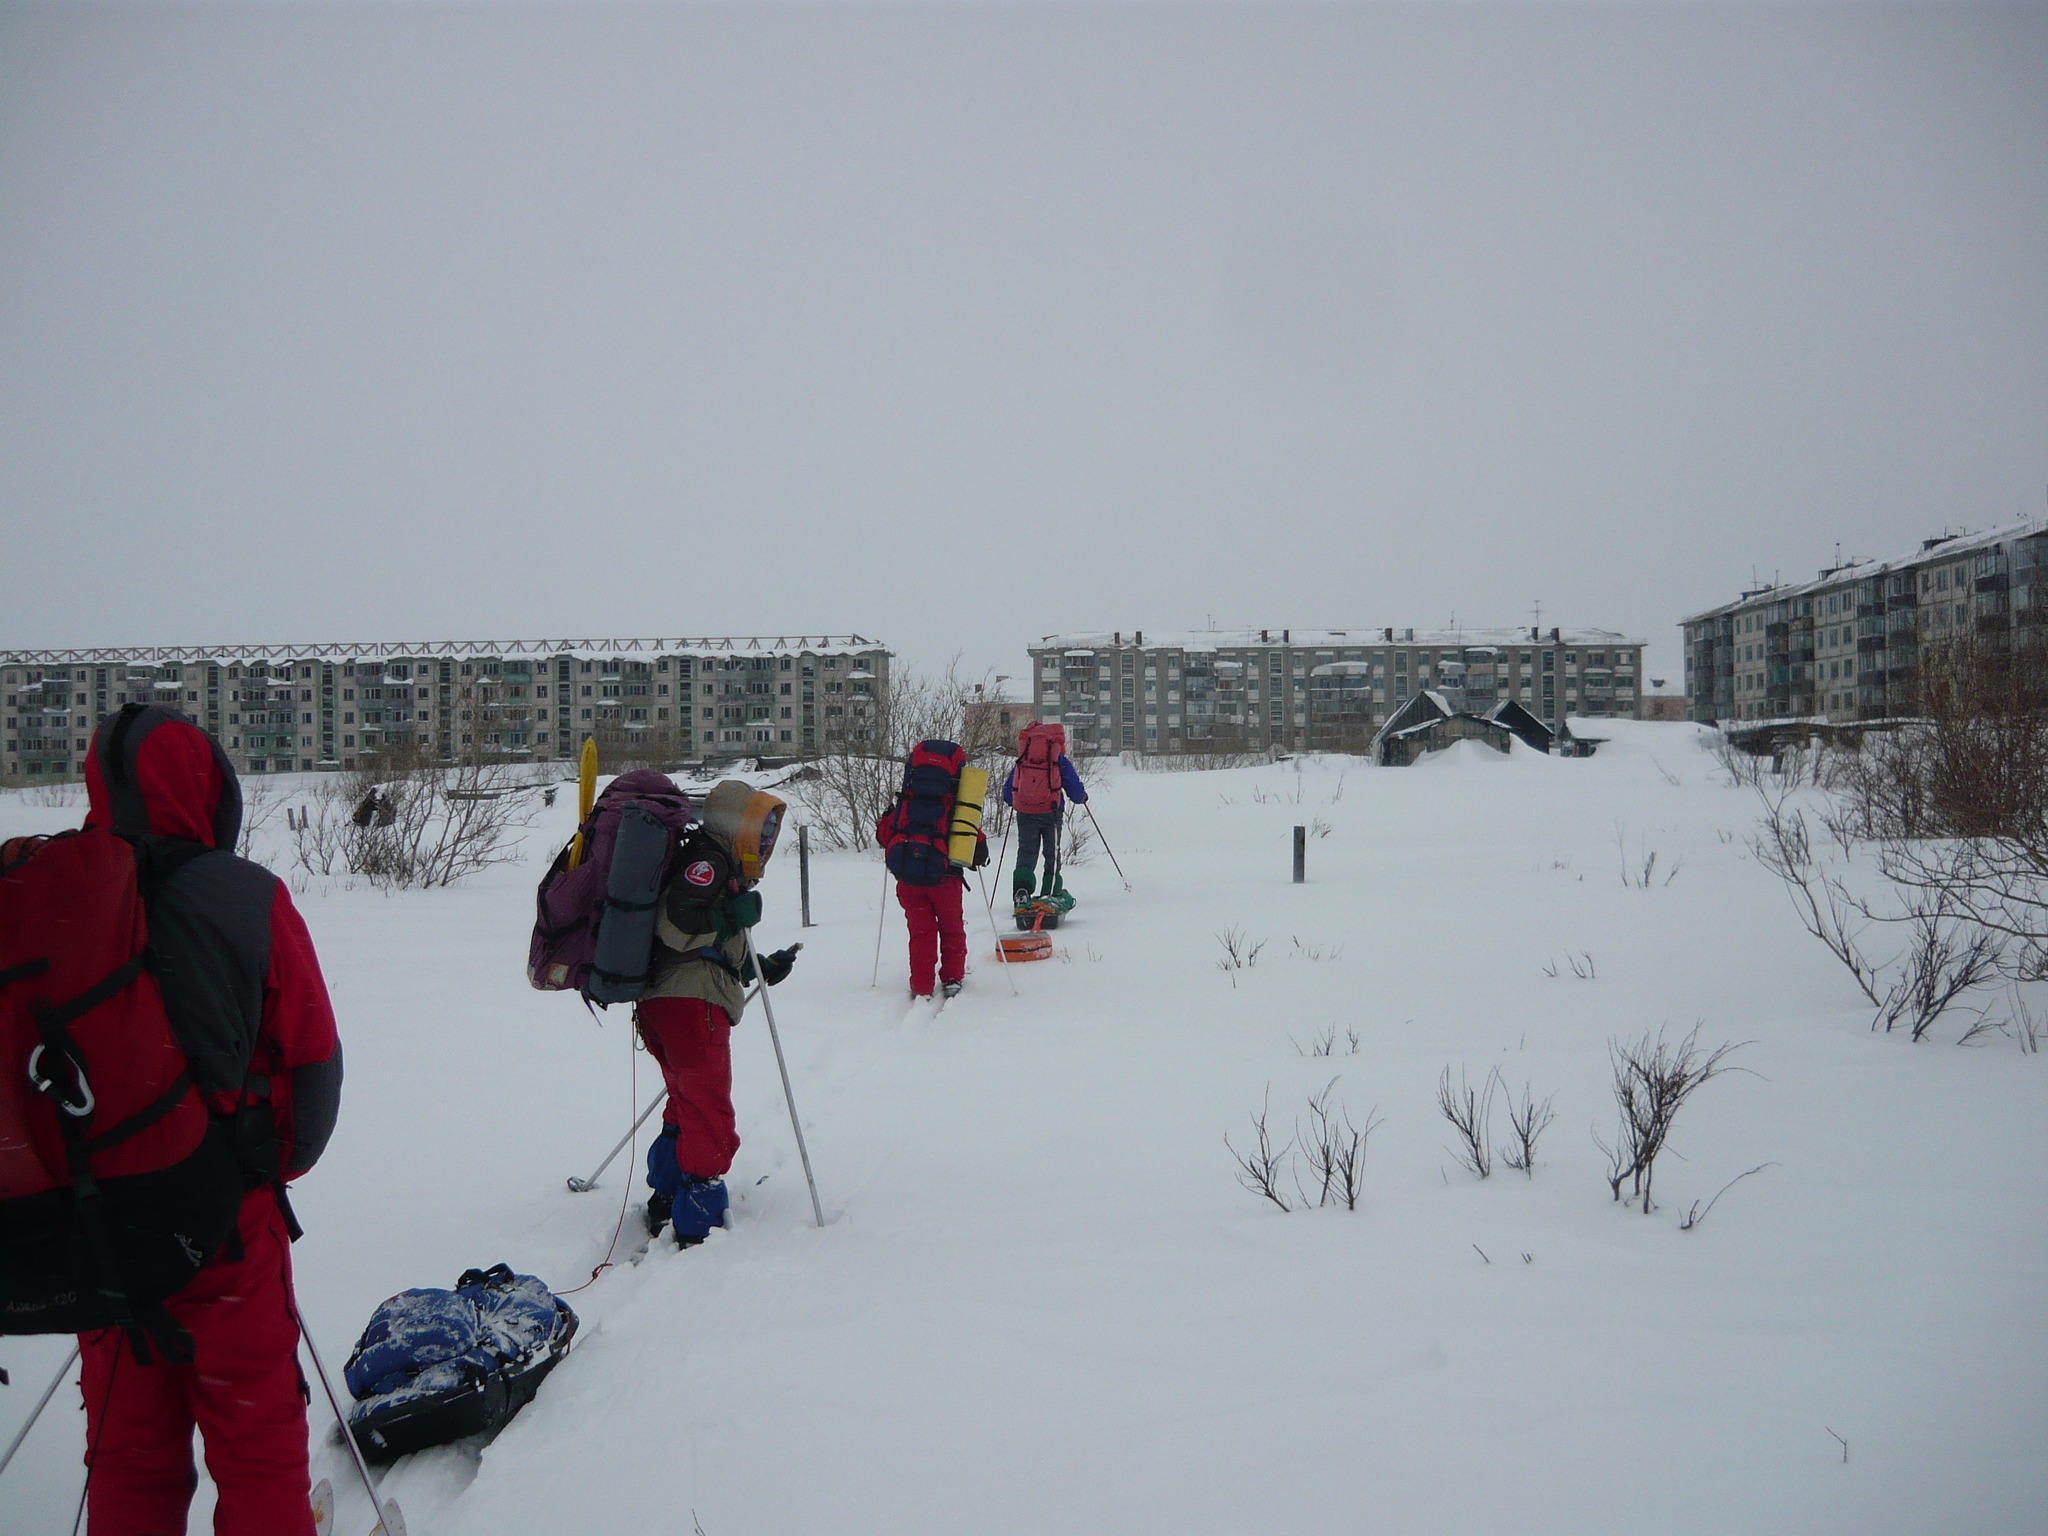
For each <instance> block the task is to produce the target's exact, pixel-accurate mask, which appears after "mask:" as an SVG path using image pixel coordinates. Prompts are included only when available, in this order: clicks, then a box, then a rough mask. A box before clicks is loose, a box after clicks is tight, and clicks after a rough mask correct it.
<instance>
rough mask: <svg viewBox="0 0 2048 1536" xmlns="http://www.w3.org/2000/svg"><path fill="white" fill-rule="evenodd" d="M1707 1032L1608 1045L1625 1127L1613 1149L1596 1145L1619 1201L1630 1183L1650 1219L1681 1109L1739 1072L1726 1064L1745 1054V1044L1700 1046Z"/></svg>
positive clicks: (1697, 1030) (1693, 1031)
mask: <svg viewBox="0 0 2048 1536" xmlns="http://www.w3.org/2000/svg"><path fill="white" fill-rule="evenodd" d="M1703 1027H1704V1026H1702V1025H1698V1024H1696V1025H1694V1026H1693V1027H1692V1029H1691V1030H1689V1031H1688V1032H1687V1033H1686V1034H1685V1036H1684V1037H1683V1038H1682V1039H1680V1040H1678V1041H1676V1042H1675V1043H1674V1042H1672V1041H1670V1040H1668V1039H1667V1038H1666V1037H1665V1032H1664V1031H1663V1030H1661V1029H1660V1030H1658V1031H1657V1032H1656V1033H1655V1034H1654V1035H1651V1034H1645V1035H1644V1036H1643V1037H1642V1038H1641V1039H1640V1040H1636V1041H1632V1042H1630V1043H1629V1044H1627V1045H1623V1044H1622V1043H1621V1042H1620V1041H1619V1040H1611V1041H1609V1042H1608V1055H1609V1058H1610V1060H1611V1061H1612V1062H1613V1065H1614V1102H1615V1107H1616V1108H1617V1110H1618V1111H1619V1112H1620V1127H1619V1130H1618V1132H1617V1134H1616V1136H1615V1140H1614V1144H1613V1145H1612V1146H1609V1145H1608V1144H1607V1143H1606V1142H1604V1141H1600V1139H1599V1138H1598V1137H1597V1136H1596V1137H1595V1138H1594V1140H1595V1142H1596V1143H1598V1145H1599V1146H1600V1148H1601V1150H1602V1151H1603V1152H1605V1153H1606V1154H1607V1158H1608V1185H1609V1188H1610V1189H1611V1190H1612V1191H1613V1194H1614V1198H1615V1199H1616V1200H1620V1199H1621V1198H1622V1195H1621V1186H1622V1185H1623V1183H1625V1182H1626V1183H1630V1185H1631V1188H1630V1192H1629V1198H1630V1199H1631V1200H1636V1199H1640V1200H1641V1201H1642V1210H1643V1214H1644V1215H1646V1216H1647V1215H1648V1214H1649V1213H1650V1211H1651V1209H1652V1205H1651V1197H1650V1186H1651V1182H1652V1180H1653V1179H1654V1177H1655V1175H1656V1168H1657V1158H1658V1156H1659V1155H1660V1154H1661V1153H1662V1152H1663V1151H1664V1148H1665V1146H1666V1145H1667V1143H1668V1142H1669V1140H1670V1137H1671V1127H1672V1125H1673V1123H1674V1122H1675V1121H1676V1120H1677V1119H1678V1112H1679V1110H1680V1109H1682V1108H1684V1106H1685V1101H1686V1100H1687V1099H1689V1098H1691V1097H1692V1095H1693V1094H1694V1093H1695V1092H1697V1091H1698V1090H1699V1089H1700V1088H1701V1087H1703V1086H1704V1085H1705V1084H1707V1083H1708V1082H1710V1081H1712V1080H1713V1079H1714V1078H1716V1077H1719V1076H1720V1075H1721V1074H1722V1073H1724V1072H1729V1071H1735V1070H1739V1069H1737V1068H1731V1067H1729V1066H1727V1065H1725V1063H1726V1061H1727V1058H1728V1056H1729V1054H1730V1053H1731V1052H1734V1051H1737V1050H1740V1049H1741V1043H1740V1042H1737V1043H1731V1044H1724V1045H1719V1046H1716V1047H1715V1048H1714V1049H1712V1050H1708V1049H1706V1048H1705V1047H1704V1046H1702V1045H1701V1044H1700V1030H1701V1029H1702V1028H1703Z"/></svg>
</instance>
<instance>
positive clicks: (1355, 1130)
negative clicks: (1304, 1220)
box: [1294, 1077, 1380, 1211]
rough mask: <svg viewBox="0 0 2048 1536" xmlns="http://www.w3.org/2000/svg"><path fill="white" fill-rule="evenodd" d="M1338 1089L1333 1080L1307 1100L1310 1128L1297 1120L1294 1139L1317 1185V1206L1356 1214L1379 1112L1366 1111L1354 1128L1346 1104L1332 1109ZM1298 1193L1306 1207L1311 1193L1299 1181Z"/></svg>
mask: <svg viewBox="0 0 2048 1536" xmlns="http://www.w3.org/2000/svg"><path fill="white" fill-rule="evenodd" d="M1336 1088H1337V1079H1336V1078H1334V1077H1333V1078H1331V1079H1330V1081H1329V1083H1328V1085H1327V1086H1325V1087H1324V1089H1323V1091H1322V1092H1321V1093H1319V1094H1317V1095H1316V1096H1315V1097H1313V1098H1312V1099H1310V1100H1309V1101H1308V1126H1307V1128H1306V1129H1304V1128H1303V1127H1302V1125H1301V1122H1299V1121H1296V1122H1295V1126H1294V1139H1295V1143H1296V1144H1297V1145H1298V1146H1299V1147H1300V1148H1301V1155H1302V1159H1303V1160H1304V1161H1305V1162H1306V1163H1307V1164H1308V1167H1309V1173H1310V1176H1311V1177H1312V1179H1313V1180H1314V1182H1315V1184H1316V1200H1315V1203H1316V1204H1317V1205H1318V1206H1326V1205H1332V1204H1335V1205H1342V1206H1343V1207H1344V1209H1345V1210H1347V1211H1355V1210H1357V1209H1358V1196H1359V1193H1360V1191H1361V1189H1362V1188H1363V1186H1364V1183H1365V1152H1366V1146H1367V1144H1368V1143H1369V1142H1370V1141H1371V1140H1372V1133H1373V1132H1374V1131H1376V1130H1378V1129H1379V1125H1380V1119H1379V1110H1378V1106H1377V1105H1375V1106H1374V1107H1373V1108H1372V1109H1371V1110H1368V1111H1367V1112H1366V1116H1365V1124H1364V1125H1363V1126H1357V1125H1353V1124H1352V1123H1351V1115H1350V1112H1349V1111H1348V1110H1347V1109H1346V1108H1345V1107H1344V1106H1343V1105H1341V1104H1340V1105H1338V1106H1337V1107H1336V1108H1334V1109H1332V1108H1331V1106H1330V1095H1331V1094H1332V1093H1334V1092H1335V1091H1336ZM1295 1190H1296V1193H1298V1194H1299V1195H1300V1196H1301V1198H1302V1202H1303V1204H1304V1205H1305V1204H1307V1202H1308V1191H1307V1190H1306V1189H1304V1188H1302V1186H1301V1184H1300V1183H1299V1182H1298V1181H1297V1183H1296V1185H1295Z"/></svg>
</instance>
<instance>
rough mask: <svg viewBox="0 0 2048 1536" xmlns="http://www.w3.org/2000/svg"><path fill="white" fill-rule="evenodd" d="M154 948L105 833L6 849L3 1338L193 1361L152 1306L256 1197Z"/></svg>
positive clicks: (123, 861) (119, 848) (1, 862)
mask: <svg viewBox="0 0 2048 1536" xmlns="http://www.w3.org/2000/svg"><path fill="white" fill-rule="evenodd" d="M148 943H149V932H148V922H147V919H146V917H145V915H144V906H143V899H142V893H141V891H140V890H139V888H138V886H137V883H136V855H135V850H134V849H133V847H131V846H130V844H128V843H127V842H126V841H124V840H122V839H120V838H117V837H115V836H114V835H113V834H112V833H111V832H109V831H108V830H107V829H106V828H105V827H93V826H89V827H86V828H84V829H83V830H82V831H78V832H66V833H62V834H60V835H58V836H56V837H47V838H43V837H37V838H17V839H15V840H14V841H12V842H10V843H8V844H7V845H6V846H5V847H4V848H0V1334H14V1333H77V1332H81V1331H84V1330H89V1329H96V1328H107V1327H118V1328H121V1329H123V1330H124V1331H125V1332H126V1333H127V1334H128V1336H129V1338H130V1339H131V1341H133V1343H134V1346H135V1348H136V1351H137V1353H138V1355H142V1356H145V1357H146V1354H147V1350H146V1348H145V1346H144V1343H143V1340H144V1338H145V1337H150V1338H154V1339H155V1340H156V1341H157V1343H158V1345H159V1346H160V1347H161V1348H162V1349H163V1350H164V1351H165V1353H166V1354H168V1355H170V1356H172V1357H173V1358H176V1357H177V1356H178V1355H179V1354H180V1353H181V1350H188V1349H189V1340H188V1339H186V1337H185V1335H184V1331H183V1330H182V1329H181V1328H179V1327H178V1325H177V1324H176V1323H175V1322H174V1321H173V1320H172V1319H171V1317H170V1315H169V1314H168V1313H166V1312H165V1311H164V1310H163V1308H162V1305H161V1303H162V1302H163V1300H164V1298H165V1297H167V1296H169V1295H171V1294H172V1293H173V1292H174V1291H177V1290H179V1289H180V1288H181V1287H183V1286H184V1285H185V1284H186V1282H187V1281H189V1280H191V1278H192V1277H193V1276H194V1275H195V1274H197V1273H198V1271H199V1268H200V1266H201V1265H203V1264H204V1263H205V1262H206V1261H207V1260H208V1259H209V1258H211V1257H212V1256H213V1254H214V1252H215V1251H216V1250H217V1249H218V1248H219V1247H220V1245H221V1244H222V1243H223V1242H224V1241H226V1240H227V1238H228V1236H229V1234H230V1233H232V1232H233V1230H234V1227H235V1217H236V1213H237V1212H238V1211H239V1209H240V1207H241V1203H242V1195H243V1193H244V1191H246V1190H247V1189H248V1188H249V1181H248V1180H247V1178H246V1177H245V1176H244V1175H243V1172H242V1169H241V1165H240V1164H239V1162H238V1161H237V1159H236V1157H235V1153H234V1151H233V1149H232V1147H231V1146H230V1144H229V1139H228V1136H227V1133H226V1130H225V1129H224V1127H223V1126H222V1124H221V1122H219V1121H216V1120H215V1119H214V1118H213V1117H212V1116H210V1115H209V1114H208V1112H207V1108H206V1104H205V1101H204V1100H203V1099H202V1098H201V1097H200V1094H199V1089H198V1087H197V1086H196V1085H195V1084H194V1082H193V1080H192V1070H191V1067H190V1064H189V1063H188V1061H187V1059H186V1055H185V1052H184V1051H183V1050H182V1049H181V1048H180V1046H179V1044H178V1040H177V1036H176V1035H175V1034H174V1033H173V1031H172V1028H171V1021H170V1018H169V1016H168V1015H167V1014H166V1013H165V1011H164V1003H163V996H162V994H161V992H160V991H159V990H158V988H157V980H156V977H155V976H154V975H153V974H152V973H151V972H150V970H149V969H148V968H147V965H146V964H145V956H146V953H147V950H148ZM187 1357H188V1358H189V1355H188V1356H187Z"/></svg>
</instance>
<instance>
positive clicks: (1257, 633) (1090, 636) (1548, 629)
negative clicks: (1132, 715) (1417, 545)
mask: <svg viewBox="0 0 2048 1536" xmlns="http://www.w3.org/2000/svg"><path fill="white" fill-rule="evenodd" d="M1140 636H1142V637H1143V640H1142V643H1141V641H1140V638H1139V637H1140ZM1553 636H1555V638H1554V639H1553V638H1552V637H1553ZM1648 643H1649V642H1648V641H1646V640H1644V639H1642V638H1641V637H1640V636H1637V635H1627V634H1623V633H1622V632H1621V631H1619V630H1613V629H1560V628H1556V627H1554V626H1550V625H1546V626H1544V627H1543V628H1542V629H1540V630H1539V629H1534V628H1531V627H1528V626H1518V627H1516V628H1512V629H1404V628H1400V627H1395V628H1392V629H1389V628H1387V627H1385V626H1382V625H1361V626H1359V627H1357V628H1354V629H1266V630H1258V629H1187V630H1163V629H1145V630H1130V629H1125V630H1107V629H1105V630H1095V631H1090V632H1086V633H1081V634H1071V635H1046V636H1044V637H1043V638H1041V639H1040V640H1039V642H1038V644H1036V645H1034V646H1032V647H1031V648H1030V649H1031V650H1032V651H1034V652H1038V651H1064V652H1065V653H1066V654H1067V655H1069V656H1072V655H1093V654H1094V653H1095V651H1096V650H1116V649H1121V648H1130V649H1143V650H1147V651H1231V650H1260V649H1267V650H1280V649H1288V650H1296V651H1303V650H1337V649H1343V650H1365V649H1369V648H1371V647H1374V646H1386V645H1433V646H1442V647H1445V648H1456V649H1461V650H1462V649H1470V648H1474V647H1477V648H1482V649H1484V648H1499V647H1502V646H1516V645H1538V644H1551V645H1616V646H1628V645H1647V644H1648ZM1079 647H1088V648H1089V649H1085V650H1082V649H1077V648H1079Z"/></svg>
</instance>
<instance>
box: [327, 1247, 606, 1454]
mask: <svg viewBox="0 0 2048 1536" xmlns="http://www.w3.org/2000/svg"><path fill="white" fill-rule="evenodd" d="M575 1337H576V1314H575V1313H574V1312H573V1311H571V1310H570V1309H569V1304H568V1303H567V1302H565V1301H563V1300H562V1299H561V1298H560V1297H559V1296H556V1295H555V1294H554V1293H553V1292H551V1291H550V1290H549V1289H548V1288H547V1287H546V1286H545V1285H543V1284H542V1283H541V1282H540V1281H539V1280H537V1279H535V1278H534V1277H533V1276H531V1275H515V1274H513V1273H512V1270H511V1268H510V1267H509V1266H507V1265H504V1264H494V1265H492V1266H491V1267H490V1268H489V1269H487V1270H477V1269H472V1270H469V1271H467V1272H465V1273H464V1274H463V1276H462V1278H461V1279H459V1280H457V1281H456V1282H455V1288H454V1289H453V1290H452V1291H443V1290H429V1289H422V1290H412V1291H404V1292H401V1293H400V1294H399V1295H396V1296H394V1297H392V1298H391V1299H390V1300H389V1301H386V1302H385V1303H384V1304H383V1305H382V1306H380V1307H378V1309H377V1310H376V1312H375V1313H374V1314H373V1315H372V1316H371V1318H370V1325H369V1327H367V1328H366V1329H364V1330H363V1336H362V1338H361V1339H360V1340H358V1341H357V1343H356V1347H355V1352H354V1353H353V1354H351V1355H350V1356H349V1360H348V1365H347V1367H346V1370H345V1374H346V1376H347V1379H348V1389H349V1392H350V1394H351V1395H352V1396H354V1397H355V1399H356V1402H355V1405H354V1406H353V1407H352V1408H350V1410H349V1414H348V1422H349V1431H350V1433H352V1434H353V1435H354V1436H355V1441H356V1444H357V1445H358V1446H359V1447H360V1448H361V1449H362V1453H363V1458H364V1460H366V1461H369V1462H372V1463H380V1464H381V1463H384V1462H390V1461H395V1460H397V1459H398V1458H399V1457H400V1456H407V1455H410V1454H411V1453H412V1452H414V1451H423V1450H427V1449H429V1448H430V1447H432V1446H436V1445H447V1444H449V1443H450V1442H451V1441H455V1440H461V1439H464V1438H466V1437H468V1436H470V1435H480V1434H487V1433H493V1432H495V1431H497V1430H499V1429H501V1428H503V1427H504V1426H505V1424H506V1423H507V1422H508V1421H509V1420H510V1419H511V1418H512V1416H513V1415H514V1414H516V1413H517V1412H518V1411H519V1410H520V1409H521V1408H524V1407H525V1406H526V1405H527V1404H528V1403H530V1402H532V1401H533V1397H534V1394H535V1393H536V1392H538V1391H539V1390H540V1384H541V1383H542V1382H543V1381H545V1380H546V1379H547V1375H548V1372H550V1371H552V1370H553V1369H554V1368H555V1366H556V1365H557V1364H558V1363H559V1362H560V1361H561V1358H562V1356H564V1355H566V1354H567V1353H568V1352H569V1346H570V1345H571V1343H572V1342H574V1340H575Z"/></svg>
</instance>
